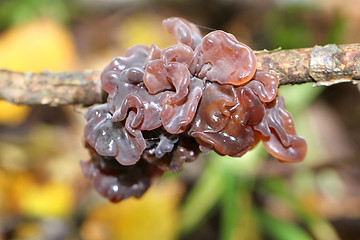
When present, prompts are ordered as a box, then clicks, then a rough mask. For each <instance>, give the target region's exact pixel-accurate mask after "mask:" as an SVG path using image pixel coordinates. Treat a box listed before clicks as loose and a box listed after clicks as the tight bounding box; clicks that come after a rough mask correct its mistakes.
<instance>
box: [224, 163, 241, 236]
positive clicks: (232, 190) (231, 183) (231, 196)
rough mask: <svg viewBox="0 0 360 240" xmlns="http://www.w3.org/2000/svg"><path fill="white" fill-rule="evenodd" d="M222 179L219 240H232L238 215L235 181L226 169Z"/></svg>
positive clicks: (231, 173) (233, 175)
mask: <svg viewBox="0 0 360 240" xmlns="http://www.w3.org/2000/svg"><path fill="white" fill-rule="evenodd" d="M225 171H226V173H225V174H224V175H223V177H224V193H223V194H222V196H221V230H220V239H223V240H230V239H233V234H234V231H235V228H236V223H237V221H238V220H239V214H241V213H239V212H238V209H237V205H236V195H237V192H236V190H237V189H236V181H237V179H236V178H235V174H234V173H233V171H232V170H231V169H226V170H225Z"/></svg>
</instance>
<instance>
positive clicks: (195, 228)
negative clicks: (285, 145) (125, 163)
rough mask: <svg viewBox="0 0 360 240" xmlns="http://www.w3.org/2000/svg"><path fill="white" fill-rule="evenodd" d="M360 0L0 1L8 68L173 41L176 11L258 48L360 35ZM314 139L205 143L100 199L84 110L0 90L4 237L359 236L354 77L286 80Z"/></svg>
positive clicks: (298, 116) (63, 62)
mask: <svg viewBox="0 0 360 240" xmlns="http://www.w3.org/2000/svg"><path fill="white" fill-rule="evenodd" d="M358 9H360V1H359V0H255V1H251V0H238V1H236V0H199V1H194V0H175V1H163V0H153V1H151V0H149V1H146V0H103V1H97V0H72V1H70V0H69V1H67V0H2V1H1V2H0V68H1V69H8V70H13V71H32V72H39V71H42V70H51V71H82V70H84V69H92V70H101V69H103V68H104V66H105V65H106V64H107V63H109V62H110V60H111V59H112V58H113V57H115V56H118V55H121V54H122V53H123V52H124V51H125V50H126V49H127V48H128V47H130V46H132V45H134V44H138V43H142V44H147V45H148V44H150V43H156V44H157V45H158V46H159V47H161V48H164V47H167V46H170V45H172V44H174V43H175V40H174V39H173V38H172V37H171V36H170V35H169V34H168V33H167V32H166V31H165V30H163V28H162V26H161V21H162V20H163V19H165V18H167V17H171V16H179V17H183V18H186V19H188V20H190V21H192V22H194V23H196V24H198V25H199V26H200V29H201V30H202V32H203V34H206V33H207V32H209V31H210V30H213V29H222V30H225V31H227V32H231V33H233V34H234V35H235V36H236V37H237V39H238V40H239V41H242V42H244V43H246V44H247V45H249V46H250V47H251V48H253V49H254V50H262V49H265V48H266V49H275V48H278V47H281V48H282V49H290V48H301V47H312V46H314V45H325V44H327V43H336V44H340V43H358V42H360V24H359V23H360V14H359V11H358ZM279 95H282V96H284V97H285V100H286V103H287V109H288V110H289V111H290V112H291V113H292V114H293V116H294V118H295V123H296V127H297V131H298V133H299V135H301V136H303V137H305V138H306V140H307V142H308V146H309V150H308V154H307V157H306V159H305V161H303V162H301V163H296V164H284V163H279V162H278V161H276V159H274V158H273V157H271V156H269V155H268V154H267V153H266V151H265V150H264V148H263V147H262V146H261V144H260V145H259V146H257V147H256V148H255V149H254V150H252V151H251V152H249V153H247V154H246V155H245V156H244V157H242V158H241V159H239V158H230V157H220V156H218V155H216V154H214V153H207V154H203V155H201V156H200V158H199V159H198V160H197V161H195V162H193V163H189V164H187V165H186V166H185V169H184V171H182V172H181V173H179V174H166V175H165V176H163V177H162V178H161V179H160V180H159V181H158V182H156V184H154V185H153V186H152V187H151V188H150V190H149V191H148V192H147V193H146V194H145V195H144V196H143V197H142V198H141V199H129V200H125V201H123V202H120V203H118V204H112V203H109V202H108V201H107V200H106V199H103V198H101V197H100V196H99V195H98V194H97V193H96V192H95V191H94V189H93V188H92V187H91V185H90V182H89V181H88V180H87V179H85V178H84V177H83V176H82V174H81V172H80V167H79V160H86V159H88V158H89V155H88V153H87V152H86V150H85V149H84V148H83V145H82V134H83V133H82V130H83V127H84V124H85V121H84V118H83V113H84V109H81V108H78V107H76V106H71V107H62V108H51V107H46V106H42V107H39V106H36V107H26V106H14V105H10V104H8V103H6V102H3V101H0V239H1V240H5V239H42V240H48V239H49V240H50V239H51V240H53V239H55V240H56V239H59V240H60V239H84V240H98V239H99V240H100V239H126V240H132V239H138V240H142V239H162V240H166V239H169V240H170V239H181V240H187V239H199V240H202V239H206V240H208V239H209V240H211V239H224V240H227V239H229V240H230V239H231V240H233V239H246V240H248V239H249V240H260V239H273V240H289V239H295V240H297V239H299V240H303V239H304V240H307V239H319V240H322V239H326V240H332V239H335V240H339V239H347V240H351V239H359V236H360V188H359V186H360V149H359V146H360V125H359V122H360V95H359V88H358V87H357V86H355V85H353V84H341V85H340V84H339V85H335V86H331V87H317V88H313V87H312V84H304V85H297V86H282V87H280V90H279Z"/></svg>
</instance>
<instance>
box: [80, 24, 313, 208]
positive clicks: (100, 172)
mask: <svg viewBox="0 0 360 240" xmlns="http://www.w3.org/2000/svg"><path fill="white" fill-rule="evenodd" d="M163 25H164V27H165V29H166V30H167V31H168V32H169V33H170V34H172V35H173V36H174V37H175V38H176V39H177V41H178V43H177V44H175V45H174V46H171V47H168V48H166V49H160V48H158V47H157V46H156V45H155V44H151V45H150V46H143V45H136V46H133V47H132V48H130V49H128V50H127V51H126V52H125V55H124V56H123V57H116V58H114V59H113V60H112V61H111V62H110V64H109V65H107V66H106V67H105V69H104V70H103V72H102V73H101V84H102V88H103V90H104V91H105V92H106V93H107V94H108V98H107V103H104V104H102V105H98V106H93V107H90V108H89V109H88V111H87V113H86V116H85V117H86V119H87V121H88V122H87V124H86V126H85V133H84V141H85V145H86V147H87V148H88V149H89V150H90V153H91V160H90V161H89V162H82V163H81V165H82V169H83V172H84V174H85V176H86V177H88V178H90V179H91V180H92V182H93V184H94V186H95V188H96V190H97V191H98V192H99V193H100V194H101V195H103V196H104V197H107V198H108V199H109V200H111V201H114V202H117V201H120V200H122V199H125V198H128V197H140V196H141V195H142V194H143V193H144V192H145V191H146V190H147V189H148V187H149V186H150V184H151V182H152V181H153V180H154V179H156V178H158V177H159V176H161V175H162V173H163V172H164V171H170V172H178V171H181V170H182V166H183V164H184V163H185V162H190V161H194V160H195V159H196V157H197V156H198V154H199V153H200V152H201V151H206V150H214V151H216V152H217V153H219V154H221V155H229V156H233V157H240V156H242V155H244V154H245V153H246V152H247V151H249V150H250V149H252V148H253V147H254V146H255V145H256V144H257V143H258V142H259V141H262V143H263V145H264V147H265V149H266V150H267V151H268V152H269V153H270V154H271V155H273V156H274V157H275V158H277V159H278V160H280V161H283V162H297V161H301V160H303V159H304V157H305V154H306V148H307V147H306V142H305V140H304V139H303V138H301V137H299V136H298V135H297V134H296V131H295V126H294V122H293V119H292V117H291V115H290V113H288V112H287V111H286V110H285V105H284V100H283V98H281V97H277V88H278V84H279V80H278V78H277V77H276V76H275V75H273V74H271V73H268V72H266V71H264V70H261V69H256V56H255V54H254V52H253V51H252V50H251V49H250V48H249V47H248V46H246V45H245V44H243V43H240V42H238V41H237V40H236V38H235V37H234V36H233V35H231V34H229V33H226V32H224V31H213V32H210V33H209V34H207V35H206V36H204V37H202V36H201V34H200V31H199V29H198V28H197V27H196V26H195V25H194V24H192V23H190V22H188V21H186V20H184V19H181V18H169V19H166V20H165V21H164V22H163Z"/></svg>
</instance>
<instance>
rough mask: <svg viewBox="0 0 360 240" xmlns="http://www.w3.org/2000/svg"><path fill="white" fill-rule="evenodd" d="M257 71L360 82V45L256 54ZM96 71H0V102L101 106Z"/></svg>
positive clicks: (290, 80)
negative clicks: (98, 104) (1, 100)
mask: <svg viewBox="0 0 360 240" xmlns="http://www.w3.org/2000/svg"><path fill="white" fill-rule="evenodd" d="M256 56H257V61H258V62H257V67H258V68H261V69H264V70H266V71H270V72H272V73H275V74H276V75H278V77H279V78H280V84H281V85H288V84H289V85H292V84H301V83H307V82H312V83H315V85H316V86H318V85H326V86H328V85H331V84H335V83H341V82H354V83H358V82H360V44H348V45H334V44H330V45H326V46H324V47H320V46H315V47H313V48H301V49H292V50H274V51H267V50H264V51H258V52H256ZM99 74H100V72H98V71H93V72H89V71H84V72H78V73H51V72H42V73H19V72H12V71H8V70H1V69H0V99H3V100H6V101H8V102H11V103H15V104H24V105H51V106H62V105H71V104H79V105H82V106H90V105H93V104H96V103H101V102H103V99H104V97H103V92H102V90H101V86H100V81H99Z"/></svg>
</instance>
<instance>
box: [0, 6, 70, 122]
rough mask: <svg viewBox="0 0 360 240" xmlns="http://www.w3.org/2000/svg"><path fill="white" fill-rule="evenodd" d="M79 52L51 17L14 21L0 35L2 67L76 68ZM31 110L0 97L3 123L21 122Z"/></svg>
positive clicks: (31, 68) (17, 69)
mask: <svg viewBox="0 0 360 240" xmlns="http://www.w3.org/2000/svg"><path fill="white" fill-rule="evenodd" d="M0 9H1V8H0ZM0 15H1V13H0ZM76 55H77V54H76V50H75V46H74V43H73V40H72V36H71V34H70V32H69V31H68V30H66V29H65V28H64V27H63V26H61V25H60V24H59V23H56V22H54V21H52V20H48V19H39V20H36V21H34V22H30V23H26V24H21V25H15V26H14V27H12V28H10V29H8V30H7V31H5V32H3V33H2V34H1V35H0V69H7V70H12V71H32V72H39V71H42V70H52V71H66V70H69V69H73V68H74V65H75V62H76V58H77V57H76ZM28 112H29V108H28V107H25V106H17V105H13V104H9V103H6V102H4V101H0V124H6V125H18V124H20V123H22V122H23V121H24V120H25V119H26V117H27V115H28Z"/></svg>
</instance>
